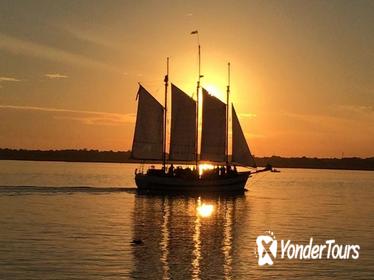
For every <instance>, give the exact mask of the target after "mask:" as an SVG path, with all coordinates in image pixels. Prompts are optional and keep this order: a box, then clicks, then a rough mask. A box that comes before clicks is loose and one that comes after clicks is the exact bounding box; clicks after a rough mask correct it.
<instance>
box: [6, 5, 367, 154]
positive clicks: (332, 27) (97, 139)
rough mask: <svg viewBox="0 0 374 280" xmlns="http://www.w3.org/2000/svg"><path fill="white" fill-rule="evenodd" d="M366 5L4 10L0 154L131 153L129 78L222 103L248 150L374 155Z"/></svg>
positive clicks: (132, 90)
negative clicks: (206, 94) (228, 93)
mask: <svg viewBox="0 0 374 280" xmlns="http://www.w3.org/2000/svg"><path fill="white" fill-rule="evenodd" d="M373 15H374V1H353V0H352V1H344V0H338V1H301V0H300V1H264V0H262V1H246V0H242V1H195V0H192V1H143V0H138V1H135V0H134V1H15V0H11V1H6V0H3V1H1V2H0V147H2V148H6V147H7V148H27V149H64V148H88V149H100V150H128V149H130V148H131V142H132V137H133V130H134V122H135V112H136V105H137V103H136V101H135V95H136V91H137V88H138V82H141V83H142V84H143V85H144V87H145V88H147V89H148V90H149V91H150V92H151V93H152V94H154V96H155V97H156V98H157V99H158V100H159V101H160V102H161V101H162V100H163V78H164V75H165V60H166V57H167V56H169V57H170V80H171V82H173V83H174V84H176V85H177V86H178V87H179V88H181V89H183V90H184V91H186V92H187V93H188V94H190V95H192V93H193V91H194V90H195V87H196V78H197V40H196V39H197V37H196V36H194V35H190V32H191V31H193V30H196V29H198V30H199V35H200V43H201V46H202V72H203V74H204V78H203V79H202V85H203V86H204V87H207V89H209V90H211V92H212V93H213V94H215V95H217V96H218V97H219V98H221V99H222V100H224V94H225V89H226V83H227V82H226V80H227V78H226V76H227V74H226V67H227V66H226V64H227V62H228V61H230V62H231V67H232V71H231V74H232V76H231V89H232V101H233V102H234V104H235V105H236V111H237V112H238V114H239V118H240V121H241V124H242V126H243V129H244V131H245V134H246V138H247V141H248V142H249V144H250V147H251V150H252V151H253V153H254V154H255V155H257V156H269V155H281V156H303V155H305V156H318V157H340V156H342V153H344V156H360V157H369V156H374V16H373Z"/></svg>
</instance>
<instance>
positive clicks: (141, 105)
mask: <svg viewBox="0 0 374 280" xmlns="http://www.w3.org/2000/svg"><path fill="white" fill-rule="evenodd" d="M137 98H138V111H137V117H136V125H135V133H134V140H133V143H132V158H134V159H143V160H147V159H148V160H159V159H162V133H163V118H164V108H163V106H162V105H161V104H160V103H159V102H158V101H157V100H156V99H155V98H154V97H153V96H152V95H151V94H150V93H149V92H148V91H147V90H145V89H144V88H143V87H142V86H141V85H139V90H138V94H137Z"/></svg>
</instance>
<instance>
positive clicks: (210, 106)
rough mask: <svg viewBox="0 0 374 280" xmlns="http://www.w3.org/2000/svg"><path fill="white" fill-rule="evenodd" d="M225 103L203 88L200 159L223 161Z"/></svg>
mask: <svg viewBox="0 0 374 280" xmlns="http://www.w3.org/2000/svg"><path fill="white" fill-rule="evenodd" d="M225 131H226V104H225V103H223V102H222V101H221V100H219V99H218V98H217V97H214V96H212V95H210V94H209V93H208V92H207V91H206V90H205V89H203V123H202V132H201V158H200V159H201V160H207V161H216V162H223V161H225V143H226V142H225V141H226V140H225V136H226V132H225Z"/></svg>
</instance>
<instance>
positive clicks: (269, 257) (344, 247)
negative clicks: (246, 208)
mask: <svg viewBox="0 0 374 280" xmlns="http://www.w3.org/2000/svg"><path fill="white" fill-rule="evenodd" d="M278 244H279V245H280V246H279V248H278ZM256 246H257V258H258V265H259V266H263V265H266V264H267V265H273V264H274V262H275V259H276V258H277V255H278V259H299V260H315V259H320V260H321V259H334V260H336V259H339V260H348V259H353V260H356V259H358V258H359V256H360V252H359V251H360V245H357V244H355V245H350V244H338V243H337V242H336V241H335V240H334V239H329V240H326V241H325V242H323V243H322V244H316V243H315V242H314V241H313V237H310V239H309V243H306V244H297V243H294V242H292V241H291V240H280V242H278V241H277V239H276V238H275V235H274V233H273V232H270V231H268V232H266V234H264V235H259V236H258V237H257V239H256ZM278 249H279V251H278ZM278 253H279V254H278Z"/></svg>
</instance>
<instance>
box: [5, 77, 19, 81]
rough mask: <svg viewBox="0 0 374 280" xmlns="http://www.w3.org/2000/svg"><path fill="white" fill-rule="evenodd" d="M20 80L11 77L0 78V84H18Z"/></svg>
mask: <svg viewBox="0 0 374 280" xmlns="http://www.w3.org/2000/svg"><path fill="white" fill-rule="evenodd" d="M20 81H21V80H19V79H16V78H12V77H0V82H20Z"/></svg>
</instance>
